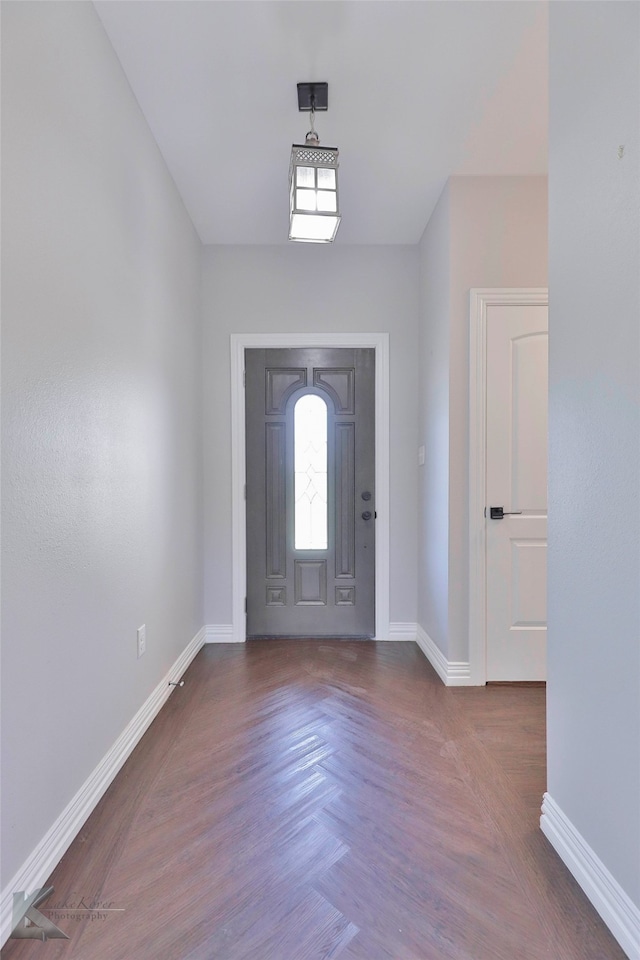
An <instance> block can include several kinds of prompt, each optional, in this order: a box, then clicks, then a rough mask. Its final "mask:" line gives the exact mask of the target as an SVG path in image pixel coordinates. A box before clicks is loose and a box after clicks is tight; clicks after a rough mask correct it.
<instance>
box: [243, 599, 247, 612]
mask: <svg viewBox="0 0 640 960" xmlns="http://www.w3.org/2000/svg"><path fill="white" fill-rule="evenodd" d="M244 612H245V613H246V612H247V598H246V597H245V598H244Z"/></svg>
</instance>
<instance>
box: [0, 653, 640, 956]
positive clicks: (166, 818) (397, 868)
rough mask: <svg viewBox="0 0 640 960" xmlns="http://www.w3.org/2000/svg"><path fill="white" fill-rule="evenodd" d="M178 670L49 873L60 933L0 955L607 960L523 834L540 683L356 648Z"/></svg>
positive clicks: (568, 890)
mask: <svg viewBox="0 0 640 960" xmlns="http://www.w3.org/2000/svg"><path fill="white" fill-rule="evenodd" d="M185 680H186V683H185V686H184V687H183V688H181V689H178V690H176V691H175V692H174V693H173V695H172V697H171V699H170V701H169V702H168V704H167V705H166V706H165V707H164V709H163V710H162V711H161V713H160V715H159V716H158V718H157V719H156V720H155V722H154V723H153V724H152V726H151V728H150V729H149V731H148V732H147V734H146V735H145V737H144V738H143V740H142V741H141V742H140V744H139V745H138V747H137V748H136V750H135V751H134V753H133V754H132V755H131V757H130V759H129V760H128V762H127V763H126V765H125V767H124V768H123V769H122V771H121V773H120V774H119V776H118V777H117V778H116V780H115V781H114V783H113V784H112V786H111V787H110V788H109V790H108V792H107V793H106V794H105V797H104V798H103V800H102V801H101V803H100V804H99V806H98V807H97V808H96V810H95V811H94V813H93V814H92V816H91V817H90V818H89V820H88V821H87V823H86V825H85V827H84V828H83V830H82V831H81V833H80V835H79V836H78V838H77V839H76V840H75V842H74V843H73V845H72V846H71V848H70V849H69V851H68V853H67V854H66V856H65V857H64V859H63V860H62V862H61V863H60V865H59V866H58V868H57V869H56V870H55V871H54V873H53V875H52V877H51V878H50V883H51V884H53V886H54V888H55V891H54V894H53V895H52V897H51V898H50V900H49V901H48V902H47V904H44V905H43V907H42V908H41V909H42V912H43V913H48V914H49V915H50V916H51V918H52V919H53V920H54V922H57V923H58V925H59V926H60V927H61V928H62V929H63V930H65V932H67V933H68V934H69V936H70V939H69V940H68V941H60V940H52V941H49V942H47V943H46V944H42V943H40V942H35V941H32V942H24V941H23V942H19V941H15V940H14V941H9V942H8V943H7V945H6V946H5V948H4V950H3V951H2V958H3V960H24V958H27V960H35V958H37V960H60V958H65V960H329V958H332V960H333V958H335V960H338V958H339V960H543V958H547V960H548V958H550V960H623V958H624V954H623V952H622V951H621V950H620V948H619V947H618V945H617V944H616V942H615V941H614V939H613V938H612V936H611V935H610V934H609V932H608V931H607V929H606V928H605V926H604V924H603V923H602V922H601V921H600V919H599V918H598V916H597V915H596V913H595V911H594V910H593V909H592V907H591V906H590V904H589V903H588V901H587V900H586V898H585V897H584V895H583V894H582V892H581V890H580V889H579V887H578V886H577V884H576V883H575V881H574V880H573V879H572V877H571V876H570V875H569V873H568V872H567V870H566V869H565V868H564V866H563V865H562V864H561V862H560V861H559V859H558V858H557V857H556V855H555V853H554V852H553V851H552V849H551V848H550V846H549V845H548V843H547V841H546V840H545V838H544V836H543V835H542V833H541V832H540V830H539V827H538V819H539V815H540V803H541V799H542V794H543V791H544V789H545V756H544V755H545V744H544V710H545V706H544V696H545V693H544V689H543V688H536V687H524V688H522V687H515V688H512V687H486V688H445V687H443V686H442V684H441V683H440V680H439V679H438V678H437V677H436V675H435V673H434V672H433V670H432V669H431V667H430V666H429V664H428V663H427V661H426V660H425V659H424V657H423V656H422V654H421V653H420V651H419V650H418V648H417V647H416V646H415V645H414V644H410V643H374V642H362V641H361V642H347V641H310V640H307V641H291V640H288V641H273V640H271V641H254V642H249V643H247V644H246V645H242V646H240V645H237V646H236V645H225V644H220V645H209V646H207V647H205V648H204V649H203V650H202V651H201V653H200V654H199V655H198V657H197V658H196V660H195V661H194V662H193V664H192V665H191V667H190V668H189V670H188V672H187V674H186V675H185ZM82 897H83V898H84V903H85V904H87V905H88V904H89V903H90V901H94V902H95V901H100V902H101V904H102V905H104V904H105V902H107V903H109V904H110V910H109V911H107V910H104V909H100V908H98V909H97V911H95V912H94V913H92V914H89V915H88V914H87V913H85V914H82V912H79V913H77V914H74V915H73V919H71V914H69V913H68V911H65V910H61V911H60V912H58V913H56V912H55V911H52V910H51V904H53V903H64V902H67V903H69V904H75V903H77V902H78V901H79V900H80V898H82Z"/></svg>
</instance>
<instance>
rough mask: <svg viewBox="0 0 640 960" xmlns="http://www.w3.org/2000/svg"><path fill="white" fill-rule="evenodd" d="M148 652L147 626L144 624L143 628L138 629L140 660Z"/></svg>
mask: <svg viewBox="0 0 640 960" xmlns="http://www.w3.org/2000/svg"><path fill="white" fill-rule="evenodd" d="M146 650H147V626H146V624H144V623H143V624H142V626H141V627H138V659H140V657H141V656H142V654H143V653H146Z"/></svg>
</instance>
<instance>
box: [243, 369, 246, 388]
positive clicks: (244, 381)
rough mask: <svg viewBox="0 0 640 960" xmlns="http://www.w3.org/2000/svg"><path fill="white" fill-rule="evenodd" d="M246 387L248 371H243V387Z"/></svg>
mask: <svg viewBox="0 0 640 960" xmlns="http://www.w3.org/2000/svg"><path fill="white" fill-rule="evenodd" d="M246 385H247V371H246V370H243V371H242V386H243V387H246Z"/></svg>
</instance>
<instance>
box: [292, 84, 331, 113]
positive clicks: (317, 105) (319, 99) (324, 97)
mask: <svg viewBox="0 0 640 960" xmlns="http://www.w3.org/2000/svg"><path fill="white" fill-rule="evenodd" d="M312 106H313V109H314V110H315V112H316V113H317V112H318V111H319V110H327V109H328V106H329V84H328V83H299V84H298V110H306V111H309V110H311V107H312Z"/></svg>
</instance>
